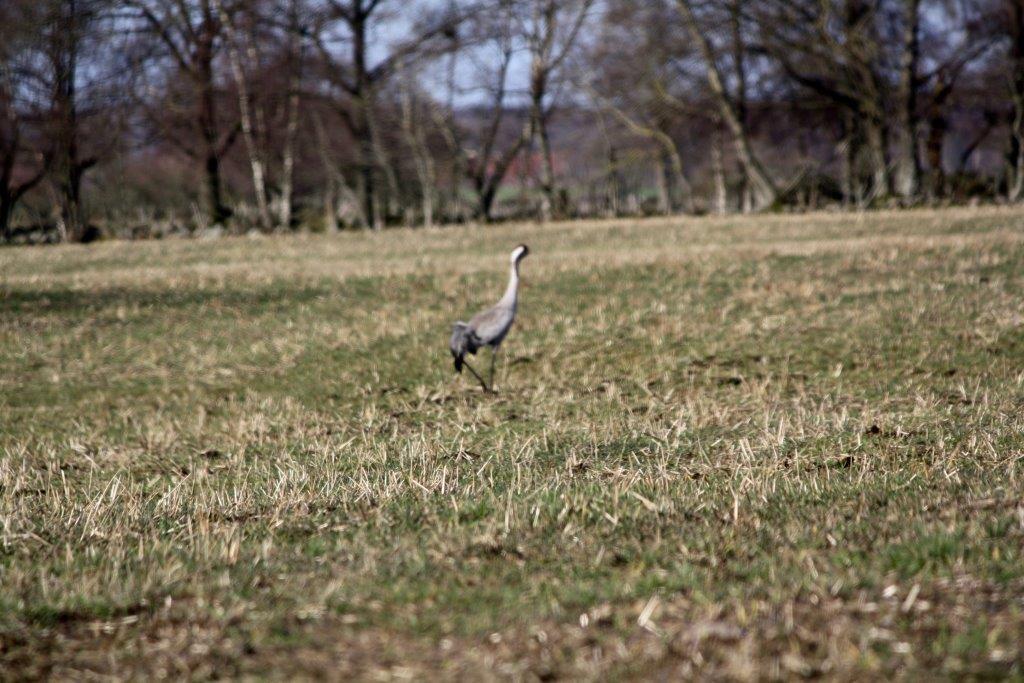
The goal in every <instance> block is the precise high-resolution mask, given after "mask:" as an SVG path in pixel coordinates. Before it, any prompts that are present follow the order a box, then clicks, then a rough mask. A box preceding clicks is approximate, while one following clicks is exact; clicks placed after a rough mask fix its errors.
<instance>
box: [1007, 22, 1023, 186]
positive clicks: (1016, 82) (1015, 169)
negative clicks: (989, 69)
mask: <svg viewBox="0 0 1024 683" xmlns="http://www.w3.org/2000/svg"><path fill="white" fill-rule="evenodd" d="M1008 4H1009V6H1010V12H1011V14H1012V17H1011V25H1010V33H1011V43H1010V68H1011V73H1010V74H1009V78H1010V99H1011V101H1012V102H1013V122H1012V123H1011V125H1010V154H1009V156H1008V158H1007V164H1008V166H1009V173H1007V184H1006V190H1007V198H1008V199H1009V200H1010V201H1011V202H1017V201H1020V200H1021V199H1024V3H1021V2H1010V3H1008Z"/></svg>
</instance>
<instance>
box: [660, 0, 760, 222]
mask: <svg viewBox="0 0 1024 683" xmlns="http://www.w3.org/2000/svg"><path fill="white" fill-rule="evenodd" d="M677 1H678V4H679V7H680V9H681V10H682V13H683V20H684V21H685V23H686V26H687V29H688V30H689V32H690V37H691V38H692V39H693V42H694V43H696V45H697V47H698V49H699V50H700V52H701V55H702V57H703V58H704V66H705V70H706V72H707V81H708V86H709V87H710V88H711V92H712V94H713V95H714V97H715V101H716V103H717V104H718V109H719V112H720V115H721V117H722V120H723V121H724V123H725V125H726V126H727V127H728V128H729V132H730V133H732V136H733V141H734V144H735V146H736V156H737V157H738V158H739V162H740V165H741V166H742V168H743V172H744V174H745V175H746V180H747V183H748V184H749V185H750V191H751V193H752V196H753V197H754V209H755V210H757V211H760V210H761V209H764V208H767V207H768V206H771V205H772V204H774V203H775V202H776V201H777V200H778V197H779V191H778V188H776V187H775V183H773V182H772V180H771V178H769V176H768V173H767V172H766V171H765V169H764V166H763V165H762V164H761V161H760V159H758V157H757V155H756V154H755V153H754V150H753V147H752V146H751V144H750V137H749V135H748V133H747V128H746V125H745V124H744V122H743V121H741V120H740V118H739V115H738V113H737V111H736V108H735V105H734V104H733V102H732V101H731V100H730V97H729V94H728V93H727V92H726V89H725V83H724V81H723V79H722V74H721V72H720V71H719V69H718V63H717V62H716V60H715V55H714V52H713V51H712V48H711V44H710V43H709V42H708V39H707V36H706V35H705V34H704V33H703V32H702V31H701V30H700V27H699V26H698V25H697V18H696V17H695V16H694V14H693V9H692V8H691V6H690V0H677Z"/></svg>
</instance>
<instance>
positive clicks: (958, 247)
mask: <svg viewBox="0 0 1024 683" xmlns="http://www.w3.org/2000/svg"><path fill="white" fill-rule="evenodd" d="M518 242H527V243H528V244H529V245H530V247H531V249H532V250H533V255H531V256H530V258H528V259H527V260H526V262H525V263H524V266H523V277H524V289H523V291H522V292H521V306H520V318H519V320H518V321H517V323H516V327H515V329H514V330H513V331H512V333H511V335H510V336H509V338H508V340H507V341H506V344H505V346H506V348H505V349H504V351H503V355H504V361H505V362H504V364H503V365H502V366H501V376H500V380H499V382H498V384H499V387H500V389H501V392H500V393H499V394H498V395H496V396H492V395H486V394H484V393H483V392H481V391H480V389H479V387H476V386H474V384H473V383H472V382H471V381H468V378H457V377H455V376H453V374H452V370H451V363H450V358H449V356H448V351H447V348H446V345H447V337H448V333H449V329H450V327H449V326H450V323H451V322H452V321H453V320H455V319H457V318H465V316H466V315H468V314H471V313H472V312H474V311H475V310H477V309H478V308H479V307H481V306H483V305H487V304H489V303H491V302H493V301H494V300H495V299H496V298H497V297H498V296H499V295H500V293H501V291H502V289H503V288H504V284H505V278H506V268H507V253H508V251H509V250H510V249H511V248H512V247H513V246H514V245H515V244H516V243H518ZM486 360H487V356H486V355H484V356H482V357H478V359H477V361H476V362H477V366H478V367H480V366H486ZM1022 490H1024V212H1022V211H1011V210H1009V209H977V210H966V209H965V210H953V211H944V212H910V213H879V214H868V215H863V216H838V215H826V214H818V215H810V216H800V217H789V216H773V217H757V218H729V219H693V220H684V219H680V220H673V221H657V220H651V221H644V222H629V221H616V222H607V223H579V224H555V225H550V226H546V227H539V226H502V227H495V228H453V229H444V230H436V231H393V232H386V233H385V234H380V235H376V234H345V235H341V236H338V237H317V236H309V237H297V238H280V239H278V238H265V239H245V238H241V239H227V240H222V241H210V242H201V241H173V242H151V243H143V244H128V243H123V244H122V243H106V244H99V245H97V246H92V247H88V248H84V247H74V246H68V247H59V248H56V247H55V248H40V249H20V248H19V249H5V250H0V678H4V679H6V678H18V679H20V678H34V677H43V676H51V677H57V678H85V679H88V678H105V677H115V678H121V677H137V678H149V677H155V676H170V677H181V676H185V675H187V676H190V677H192V678H197V679H205V678H214V677H256V678H279V677H285V676H300V677H312V676H325V677H329V678H335V679H343V678H348V677H352V676H358V677H361V678H374V679H375V678H408V677H414V678H415V677H422V676H431V677H441V678H464V679H480V678H484V677H491V676H499V677H507V678H513V679H526V680H530V679H541V680H549V679H553V678H571V679H580V678H583V679H588V678H602V679H608V678H611V679H629V678H638V677H639V678H661V679H673V678H676V677H679V676H712V677H721V678H731V679H765V678H790V677H796V676H810V675H825V676H827V677H829V678H833V679H849V678H854V677H864V676H870V677H875V678H877V677H889V676H893V675H897V674H901V675H907V676H910V677H914V678H925V677H930V675H933V674H936V673H939V674H943V675H945V676H953V677H960V676H972V677H1004V676H1006V677H1016V678H1021V677H1024V646H1022V643H1024V494H1022Z"/></svg>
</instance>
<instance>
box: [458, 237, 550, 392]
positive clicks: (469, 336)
mask: <svg viewBox="0 0 1024 683" xmlns="http://www.w3.org/2000/svg"><path fill="white" fill-rule="evenodd" d="M529 253H530V250H529V249H528V248H527V247H526V245H525V244H523V245H520V246H518V247H516V248H515V250H514V251H513V252H512V255H511V257H510V261H511V265H512V271H511V274H510V275H509V282H508V287H507V288H506V289H505V295H504V296H502V297H501V300H500V301H498V303H496V304H495V305H494V306H491V307H490V308H488V309H487V310H485V311H481V312H480V313H477V314H476V315H474V316H473V317H472V318H470V320H469V322H468V323H467V322H463V321H461V320H460V321H458V322H456V323H455V325H453V326H452V336H451V340H450V341H449V343H448V348H449V350H450V351H451V353H452V357H453V358H454V359H455V370H456V372H462V366H463V365H464V364H465V360H466V355H467V354H468V355H476V352H477V350H479V349H481V348H482V347H484V346H489V347H491V349H492V350H494V351H497V349H498V347H499V346H501V342H503V341H504V340H505V337H506V336H507V335H508V332H509V330H510V329H512V323H513V322H515V319H516V307H517V305H518V299H519V262H520V261H522V260H523V258H525V257H526V255H527V254H529ZM470 369H471V370H472V368H470ZM474 374H476V372H475V371H474ZM493 374H494V367H493V358H492V365H491V375H492V377H491V379H492V381H493V379H494V378H493ZM482 382H483V380H481V383H482Z"/></svg>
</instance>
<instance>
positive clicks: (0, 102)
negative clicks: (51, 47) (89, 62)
mask: <svg viewBox="0 0 1024 683" xmlns="http://www.w3.org/2000/svg"><path fill="white" fill-rule="evenodd" d="M42 25H43V17H42V15H41V12H40V8H39V7H38V5H36V4H35V3H34V2H18V3H15V2H12V3H10V4H5V5H3V6H0V238H3V239H7V238H9V237H10V228H11V218H12V215H13V213H14V209H15V207H17V205H18V203H19V202H20V201H21V200H22V198H23V197H24V196H25V194H26V193H28V192H29V191H30V190H32V188H34V187H36V186H37V185H38V184H39V183H40V182H42V180H43V178H44V177H45V176H46V173H47V170H48V167H49V164H50V161H51V160H52V147H50V146H43V144H44V143H43V140H42V138H43V136H42V135H40V124H41V123H42V122H43V120H44V118H45V117H46V114H45V113H44V111H41V110H40V108H39V107H38V106H37V105H35V106H34V105H33V103H34V102H36V101H38V100H39V99H42V98H33V97H30V96H27V95H28V94H29V93H30V92H31V91H33V90H37V89H39V87H40V84H41V83H45V82H46V80H45V78H43V77H42V75H41V74H38V73H34V72H33V69H32V65H33V64H34V63H35V62H36V60H35V59H34V57H35V56H36V55H37V54H38V52H39V49H40V47H41V46H40V44H39V38H38V36H39V32H40V30H41V27H42Z"/></svg>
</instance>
